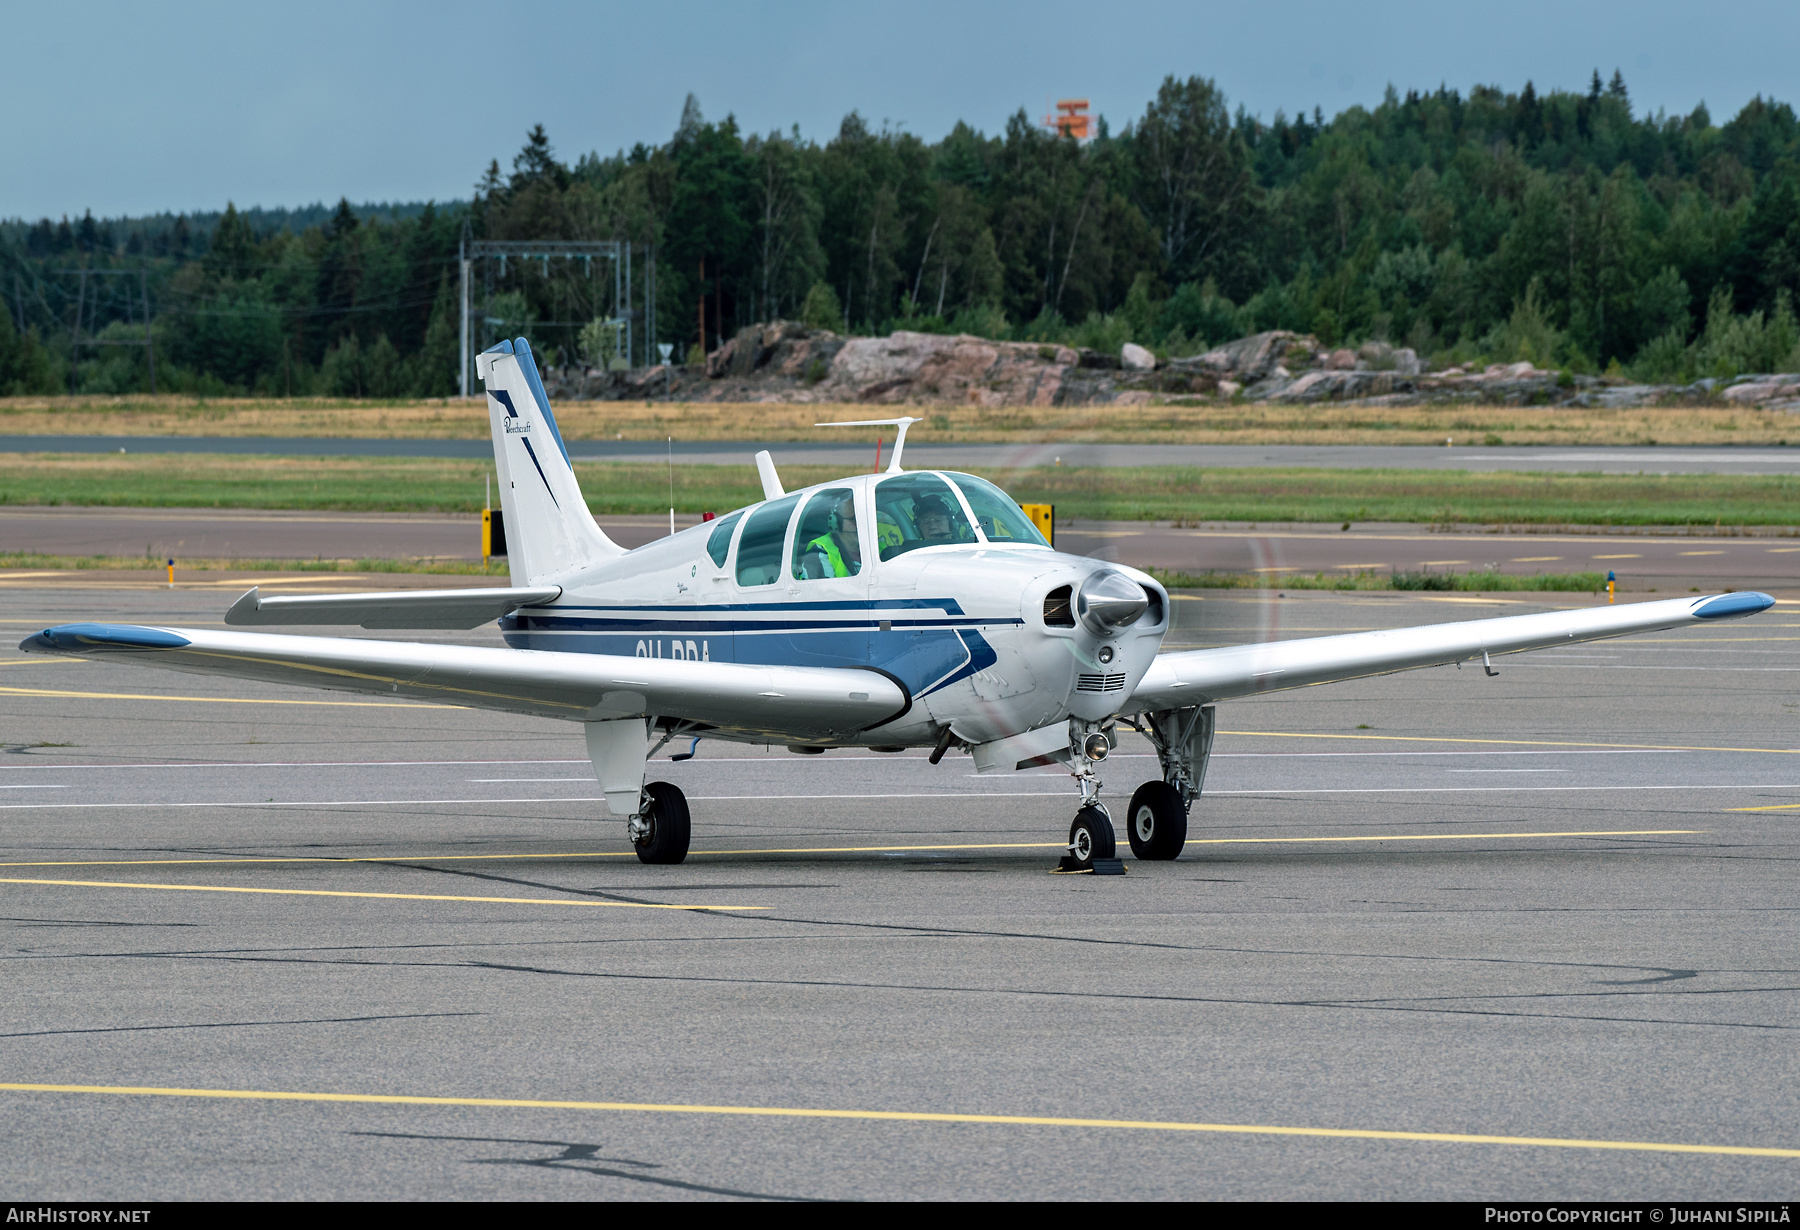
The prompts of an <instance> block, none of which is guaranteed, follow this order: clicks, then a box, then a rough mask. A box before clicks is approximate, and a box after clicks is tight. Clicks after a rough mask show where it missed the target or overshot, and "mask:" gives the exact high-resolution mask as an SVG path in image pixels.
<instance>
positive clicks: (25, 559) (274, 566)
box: [0, 551, 511, 577]
mask: <svg viewBox="0 0 1800 1230" xmlns="http://www.w3.org/2000/svg"><path fill="white" fill-rule="evenodd" d="M176 565H177V569H178V570H179V572H180V573H181V575H183V576H185V575H187V574H188V573H190V572H330V573H368V572H406V573H415V572H416V573H430V574H432V575H436V576H452V577H505V576H510V575H511V573H510V571H509V570H508V568H507V564H506V559H505V557H504V556H501V557H496V558H495V559H493V560H492V561H490V562H489V563H488V564H487V565H486V566H485V567H484V566H483V565H481V564H480V563H478V562H472V561H469V560H456V559H435V558H420V559H348V558H342V559H323V558H320V559H237V558H234V557H231V556H219V557H215V558H212V559H189V558H188V557H186V556H183V557H181V559H179V560H178V561H176ZM163 566H164V565H163V558H162V557H142V556H136V555H43V554H39V553H37V552H35V551H0V569H6V568H23V569H28V570H31V571H38V570H40V569H41V570H43V571H46V572H142V571H145V570H149V571H151V572H155V573H158V574H160V573H161V572H162V570H163Z"/></svg>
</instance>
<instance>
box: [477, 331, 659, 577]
mask: <svg viewBox="0 0 1800 1230" xmlns="http://www.w3.org/2000/svg"><path fill="white" fill-rule="evenodd" d="M476 371H477V373H478V374H479V375H480V377H481V380H482V383H483V384H485V385H486V386H487V397H488V419H489V422H490V423H491V425H492V427H493V432H494V466H495V469H496V470H497V471H498V473H499V479H500V505H501V508H502V509H504V510H505V513H506V552H507V562H508V564H509V565H510V566H511V569H512V578H513V584H515V585H538V584H542V583H543V582H545V581H547V580H554V579H556V578H558V577H561V576H564V575H566V574H568V573H570V572H573V571H575V570H577V569H581V568H587V567H591V566H592V565H594V564H598V563H601V562H603V561H605V560H609V559H612V558H613V557H614V556H617V555H622V554H624V549H623V548H622V547H620V546H619V545H618V544H617V543H615V542H613V540H612V539H610V538H608V537H607V536H606V534H605V533H604V532H603V531H602V530H601V529H600V527H599V526H598V525H596V524H595V523H594V516H593V514H592V513H590V512H588V506H587V501H586V500H584V499H582V498H581V488H580V487H579V486H578V485H577V484H576V482H575V471H574V470H573V469H571V468H570V466H569V450H568V449H567V448H566V447H564V445H563V441H562V433H560V432H559V431H557V429H556V419H555V417H554V416H553V415H552V414H551V413H550V399H549V397H547V396H546V395H545V393H544V383H543V381H542V380H541V379H539V378H538V370H537V363H536V362H535V361H534V360H533V359H532V357H531V347H530V345H529V344H528V343H527V342H526V341H525V339H524V338H522V337H521V338H518V339H517V340H515V341H511V342H501V343H500V344H499V345H498V346H495V347H494V348H493V349H491V350H487V351H484V352H482V354H481V355H479V356H478V357H477V360H476Z"/></svg>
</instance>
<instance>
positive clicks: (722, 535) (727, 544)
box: [706, 512, 744, 568]
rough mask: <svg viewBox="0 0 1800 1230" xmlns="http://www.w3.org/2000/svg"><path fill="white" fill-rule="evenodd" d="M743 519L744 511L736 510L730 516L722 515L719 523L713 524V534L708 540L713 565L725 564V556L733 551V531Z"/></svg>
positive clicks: (707, 544)
mask: <svg viewBox="0 0 1800 1230" xmlns="http://www.w3.org/2000/svg"><path fill="white" fill-rule="evenodd" d="M743 519H744V514H743V513H742V512H734V513H732V514H731V515H730V516H728V517H720V518H719V523H718V524H717V525H715V526H713V532H712V536H711V537H709V538H708V539H707V540H706V553H707V554H708V555H710V556H711V557H712V562H713V567H715V568H723V567H724V566H725V557H726V556H727V555H729V554H730V553H731V531H732V530H735V529H736V528H737V523H738V522H739V521H742V520H743Z"/></svg>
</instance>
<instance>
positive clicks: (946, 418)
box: [0, 394, 1800, 461]
mask: <svg viewBox="0 0 1800 1230" xmlns="http://www.w3.org/2000/svg"><path fill="white" fill-rule="evenodd" d="M555 408H556V418H557V423H558V425H559V426H560V428H561V429H562V431H563V434H564V436H565V437H566V438H567V439H568V440H570V441H571V442H575V441H583V442H587V441H606V440H615V439H620V440H655V441H657V442H658V443H660V442H661V441H662V440H663V439H664V438H665V437H668V436H674V437H675V438H676V439H677V440H683V441H696V440H760V441H763V442H765V443H776V442H780V441H793V440H817V441H824V442H828V443H833V444H851V443H856V442H858V441H861V442H864V443H866V444H867V445H868V446H869V449H870V452H871V453H873V451H874V442H875V437H876V436H877V435H882V436H884V437H885V438H886V439H887V440H888V441H889V442H890V443H891V442H892V440H893V429H892V428H862V429H860V430H857V431H844V430H833V429H831V428H820V427H815V426H814V424H815V423H822V422H830V421H832V420H834V419H836V420H850V419H861V418H867V417H868V415H869V408H868V406H866V405H832V404H827V403H806V404H794V403H781V402H755V403H745V402H660V401H659V402H642V401H635V402H578V401H558V402H557V403H556V407H555ZM907 412H908V413H910V414H915V415H919V416H921V417H922V419H923V421H922V422H920V423H918V424H916V425H915V426H914V427H913V428H912V432H911V435H910V436H909V437H908V438H909V439H911V440H913V441H914V442H916V443H987V444H1041V443H1066V444H1069V445H1071V446H1078V445H1079V444H1081V443H1082V442H1107V443H1120V444H1146V443H1167V444H1414V445H1435V446H1437V447H1439V448H1442V447H1443V446H1444V442H1445V441H1446V440H1451V441H1453V442H1454V444H1455V446H1456V447H1458V448H1460V447H1463V446H1465V445H1471V446H1477V447H1486V448H1493V447H1502V446H1504V447H1509V448H1510V447H1516V446H1519V445H1534V444H1536V445H1571V444H1600V445H1620V444H1683V445H1694V444H1756V445H1783V444H1788V443H1790V442H1792V443H1796V444H1800V424H1796V422H1795V420H1794V417H1793V416H1792V415H1790V414H1787V413H1785V412H1783V411H1780V410H1758V409H1756V408H1754V407H1745V406H1730V405H1713V406H1687V405H1684V406H1671V407H1659V408H1643V409H1607V408H1601V407H1573V406H1565V407H1558V408H1555V409H1551V408H1548V407H1539V406H1488V405H1444V406H1370V405H1360V404H1356V403H1331V402H1326V403H1319V404H1314V405H1304V406H1278V405H1264V404H1239V403H1230V402H1210V403H1197V404H1191V405H1182V404H1176V405H1168V404H1150V405H1141V406H1139V405H1105V406H943V405H930V406H915V407H912V408H910V409H909V410H908V411H907ZM488 430H489V429H488V416H487V405H486V401H485V399H479V398H471V399H469V400H467V401H463V400H459V399H456V398H438V399H414V400H402V401H381V400H376V399H368V400H364V401H351V400H342V399H331V398H293V399H291V400H288V399H282V398H253V397H235V398H197V397H192V396H185V395H181V394H165V395H163V396H160V397H154V398H153V397H145V396H141V395H134V396H125V397H93V396H80V397H12V398H0V434H11V433H14V432H21V433H32V434H52V435H55V434H69V435H152V436H154V435H177V436H209V435H218V436H347V437H354V438H362V439H395V438H406V439H438V440H485V439H487V438H488ZM747 451H748V450H747ZM1067 460H1070V461H1074V460H1076V458H1074V457H1070V458H1068V459H1067Z"/></svg>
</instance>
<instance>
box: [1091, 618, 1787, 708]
mask: <svg viewBox="0 0 1800 1230" xmlns="http://www.w3.org/2000/svg"><path fill="white" fill-rule="evenodd" d="M1774 605H1775V599H1773V598H1771V597H1769V595H1767V594H1758V593H1742V594H1723V595H1719V594H1708V595H1705V596H1704V597H1699V598H1673V599H1668V600H1665V601H1661V602H1634V603H1632V604H1630V605H1629V606H1603V607H1599V608H1597V609H1594V610H1586V611H1548V612H1545V613H1544V614H1541V615H1512V616H1508V617H1506V618H1504V619H1477V620H1470V621H1468V622H1466V623H1454V624H1430V625H1427V626H1425V627H1422V628H1395V629H1392V630H1390V631H1384V632H1355V633H1351V634H1349V635H1346V636H1317V637H1308V638H1306V639H1304V640H1293V641H1268V642H1265V643H1263V644H1259V645H1232V646H1228V647H1225V648H1220V649H1193V650H1188V651H1186V652H1181V653H1165V654H1163V655H1161V656H1160V657H1158V658H1157V659H1156V663H1155V665H1153V666H1151V668H1150V670H1149V671H1148V672H1147V673H1146V674H1145V675H1144V678H1143V680H1142V682H1140V683H1139V684H1138V686H1137V688H1136V690H1135V691H1133V692H1132V694H1131V699H1130V700H1129V701H1127V702H1126V703H1125V705H1123V706H1122V707H1121V708H1120V712H1121V713H1143V712H1145V711H1146V710H1156V709H1172V708H1177V707H1182V706H1187V705H1200V704H1206V703H1208V702H1211V701H1215V700H1226V699H1228V698H1230V697H1233V696H1251V695H1255V694H1257V693H1260V692H1278V691H1282V690H1284V689H1287V688H1303V687H1310V686H1312V685H1313V684H1318V683H1335V682H1337V681H1339V680H1343V679H1361V678H1363V677H1365V676H1368V675H1386V674H1391V673H1393V672H1394V671H1404V670H1413V669H1415V668H1417V667H1421V666H1444V665H1448V664H1449V663H1452V662H1467V661H1470V660H1471V659H1476V658H1481V657H1482V656H1483V655H1494V654H1505V653H1521V652H1523V651H1525V650H1527V649H1548V648H1551V647H1552V646H1555V645H1569V644H1573V643H1575V642H1577V641H1597V640H1604V639H1606V638H1607V637H1613V636H1628V635H1630V634H1631V633H1633V632H1653V631H1656V630H1658V629H1662V628H1680V627H1684V626H1687V625H1690V624H1699V623H1710V622H1712V621H1715V620H1720V619H1738V618H1741V617H1743V616H1745V615H1754V614H1756V613H1757V612H1758V611H1766V610H1768V609H1769V608H1770V607H1772V606H1774Z"/></svg>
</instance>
